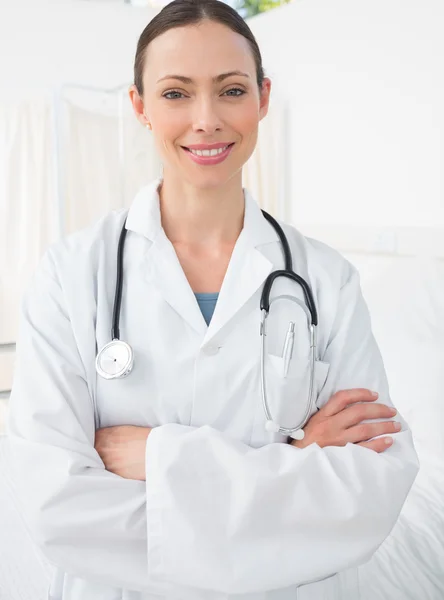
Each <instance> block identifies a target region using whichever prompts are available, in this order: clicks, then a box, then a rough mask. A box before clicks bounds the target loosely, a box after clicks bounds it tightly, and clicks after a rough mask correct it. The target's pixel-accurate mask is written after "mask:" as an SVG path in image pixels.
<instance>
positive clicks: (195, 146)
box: [182, 142, 232, 150]
mask: <svg viewBox="0 0 444 600" xmlns="http://www.w3.org/2000/svg"><path fill="white" fill-rule="evenodd" d="M230 144H232V142H217V143H215V144H191V145H188V146H182V148H189V149H190V150H219V148H225V146H229V145H230Z"/></svg>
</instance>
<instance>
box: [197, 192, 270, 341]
mask: <svg viewBox="0 0 444 600" xmlns="http://www.w3.org/2000/svg"><path fill="white" fill-rule="evenodd" d="M244 196H245V216H244V227H243V230H242V232H241V234H240V236H239V238H238V240H237V243H236V245H235V247H234V250H233V254H232V256H231V260H230V263H229V265H228V269H227V272H226V274H225V278H224V281H223V283H222V287H221V290H220V293H219V298H218V301H217V303H216V307H215V311H214V314H213V317H212V319H211V321H210V325H209V327H208V330H207V333H206V336H205V338H204V340H203V344H206V343H207V342H209V341H210V340H211V339H212V338H213V337H214V336H216V335H217V334H218V333H219V331H220V330H221V329H222V328H223V327H224V326H225V325H226V324H227V323H228V322H229V321H230V320H231V319H232V318H233V317H234V316H235V315H236V314H237V313H238V312H239V311H240V310H241V308H242V307H243V306H244V305H245V304H246V303H247V302H248V300H249V299H250V298H251V297H252V296H253V294H255V293H256V292H257V290H258V289H259V288H261V287H262V285H263V284H264V282H265V279H266V278H267V276H268V275H269V274H270V272H271V271H272V269H273V263H272V262H271V261H270V260H269V259H268V258H267V257H266V256H265V255H264V254H263V253H262V252H261V248H262V247H263V246H265V245H266V244H270V243H274V242H276V241H277V240H278V239H279V237H278V235H277V234H276V232H275V230H274V228H273V227H272V226H271V225H270V224H269V223H268V222H267V221H266V220H265V218H264V216H263V215H262V212H261V209H260V208H259V206H258V205H257V203H256V202H255V200H254V199H253V198H252V197H251V195H250V194H249V192H248V191H247V190H244ZM257 310H258V311H259V302H258V305H257Z"/></svg>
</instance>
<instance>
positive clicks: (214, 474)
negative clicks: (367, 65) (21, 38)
mask: <svg viewBox="0 0 444 600" xmlns="http://www.w3.org/2000/svg"><path fill="white" fill-rule="evenodd" d="M134 75H135V77H134V79H135V81H134V85H132V86H131V88H130V90H129V95H130V99H131V102H132V106H133V109H134V113H135V115H136V118H137V119H138V120H139V122H140V123H141V124H142V125H144V126H147V127H148V128H149V129H150V130H151V132H152V133H150V134H148V135H153V136H154V140H155V143H156V145H157V148H158V151H159V153H160V155H161V157H162V160H163V163H164V174H163V177H162V178H159V179H158V180H155V181H153V182H152V183H151V184H150V185H148V186H146V187H144V188H142V189H141V190H140V191H139V193H138V194H137V195H136V197H135V198H134V201H133V203H132V204H131V207H130V209H129V211H127V210H125V209H122V210H121V211H115V212H112V213H110V214H108V215H106V216H104V217H103V218H102V219H101V220H100V221H99V222H98V223H97V224H96V225H94V226H93V227H89V228H88V229H85V230H83V231H80V232H77V233H76V234H74V235H72V236H70V237H69V238H67V239H65V240H63V241H62V242H60V243H58V244H56V245H55V246H53V247H51V248H50V249H49V250H48V252H47V253H46V255H45V256H44V258H43V260H42V262H41V265H40V267H39V270H38V272H37V273H36V276H35V277H34V279H33V282H32V285H31V286H30V288H29V289H28V290H27V293H26V294H25V297H24V301H23V304H22V312H21V328H20V331H21V333H20V338H19V340H18V343H17V358H16V369H15V379H14V383H13V389H12V394H11V408H10V418H9V432H10V437H11V446H12V448H11V457H12V458H11V460H12V463H13V465H12V469H13V471H14V473H15V489H16V490H17V493H18V495H19V496H20V505H21V506H22V507H23V516H24V519H25V521H26V523H27V526H28V530H29V531H30V532H31V535H32V536H33V539H34V540H35V541H36V542H37V543H38V545H39V546H40V548H41V549H42V551H43V553H44V554H45V556H46V557H47V558H48V559H49V561H50V562H51V563H53V564H54V565H55V566H56V567H57V572H56V575H55V578H54V580H53V584H52V586H51V590H50V595H49V597H50V598H51V600H77V599H80V598H81V599H82V600H111V598H113V599H114V598H122V599H129V598H131V599H132V600H152V599H154V598H159V599H160V598H162V599H163V600H173V599H177V598H180V599H181V600H196V599H197V598H199V599H200V600H214V599H215V598H226V599H228V598H233V599H234V598H241V597H246V596H248V599H249V600H264V599H265V598H267V600H294V599H295V598H298V600H318V599H320V598H322V599H323V600H338V599H339V598H341V600H342V599H344V600H345V599H346V595H345V594H346V591H347V590H344V589H342V588H341V583H340V581H341V579H340V578H339V577H338V576H337V574H338V573H339V572H341V571H343V570H345V569H349V568H350V567H353V566H356V565H358V564H360V563H363V562H365V561H366V560H368V558H369V557H370V556H371V555H372V553H373V552H374V551H375V550H376V549H377V548H378V547H379V545H380V544H381V543H382V541H383V540H384V539H385V537H387V535H388V534H389V532H390V530H391V529H392V527H393V525H394V523H395V521H396V519H397V516H398V514H399V512H400V510H401V507H402V505H403V503H404V500H405V497H406V495H407V493H408V491H409V488H410V486H411V484H412V482H413V480H414V478H415V475H416V472H417V460H416V455H415V451H414V448H413V444H412V439H411V433H410V431H409V429H408V426H407V424H406V423H405V422H404V421H403V420H402V418H401V417H400V416H398V419H400V421H401V426H398V427H396V426H395V424H394V423H393V421H392V418H391V417H393V415H394V411H393V410H390V407H391V400H390V396H389V392H388V384H387V380H386V376H385V371H384V367H383V364H382V361H381V356H380V353H379V351H378V348H377V346H376V343H375V340H374V337H373V336H372V333H371V326H370V320H369V315H368V311H367V308H366V305H365V303H364V301H363V298H362V294H361V290H360V286H359V277H358V275H357V272H356V270H355V269H354V268H353V267H352V265H351V264H350V263H348V262H347V261H346V260H345V259H344V258H343V257H341V256H340V255H339V254H338V253H337V252H335V251H334V250H333V249H331V248H329V247H328V246H325V245H324V244H321V243H320V242H317V241H316V240H312V239H309V238H305V237H304V236H303V235H302V234H301V233H300V232H298V231H297V230H296V229H295V228H293V227H291V226H290V225H288V224H285V223H282V224H279V223H278V222H276V221H274V220H273V218H272V217H271V216H270V215H269V214H267V213H264V212H263V211H261V209H260V207H259V206H258V204H257V202H256V201H255V200H254V199H253V198H252V196H251V194H250V193H249V192H248V190H246V189H244V188H243V187H242V169H243V167H244V165H245V163H246V161H247V160H248V158H249V157H250V156H251V154H252V152H253V150H254V148H255V145H256V140H257V135H258V127H259V123H260V121H261V119H263V118H264V117H265V116H266V115H267V112H268V106H269V99H270V89H271V82H270V80H269V79H268V78H266V77H265V76H264V73H263V69H262V62H261V55H260V52H259V49H258V47H257V44H256V41H255V40H254V37H253V36H252V34H251V31H250V30H249V28H248V26H247V25H246V23H245V22H244V21H243V19H242V18H241V17H240V16H239V15H238V14H237V13H236V11H235V10H234V9H232V8H230V7H229V6H228V5H227V4H224V3H223V2H219V1H218V0H175V1H174V2H172V3H171V4H169V5H167V6H166V7H165V8H164V9H163V10H162V11H161V12H160V13H159V14H158V15H156V17H155V18H154V19H153V20H152V21H151V22H150V23H149V25H148V26H147V27H146V28H145V30H144V31H143V33H142V35H141V36H140V40H139V43H138V47H137V53H136V60H135V70H134ZM125 240H126V241H125ZM284 269H285V270H284ZM278 278H279V280H278V281H276V285H274V282H275V280H277V279H278ZM271 305H272V306H273V308H272V309H271V308H270V306H271ZM266 318H267V324H266V322H265V319H266ZM120 332H121V333H122V337H120ZM265 338H266V342H265ZM126 340H128V341H127V342H126ZM133 351H134V352H133ZM98 375H99V376H98ZM370 390H375V391H376V392H378V393H379V396H378V393H376V394H371V393H370ZM267 393H268V396H267ZM377 398H378V402H376V399H377ZM274 419H276V420H274ZM290 436H291V437H290ZM387 437H390V438H391V439H392V442H391V443H390V444H386V443H385V440H386V439H387ZM296 442H297V443H296ZM347 588H348V591H349V592H350V596H349V597H350V599H352V600H356V598H359V597H360V594H359V590H358V586H357V580H356V577H354V578H353V577H351V581H350V584H349V585H347ZM347 600H348V597H347Z"/></svg>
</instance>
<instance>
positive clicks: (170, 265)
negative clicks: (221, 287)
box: [145, 230, 207, 336]
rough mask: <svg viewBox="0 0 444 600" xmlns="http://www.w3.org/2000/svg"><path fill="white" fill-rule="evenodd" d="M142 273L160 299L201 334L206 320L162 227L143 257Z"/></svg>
mask: <svg viewBox="0 0 444 600" xmlns="http://www.w3.org/2000/svg"><path fill="white" fill-rule="evenodd" d="M145 273H146V277H147V279H148V280H149V281H150V283H151V284H152V285H153V286H154V287H155V288H157V290H158V291H159V292H160V293H161V294H162V296H163V298H164V300H165V301H166V302H168V304H169V305H170V306H171V307H172V308H173V309H174V310H175V311H176V312H177V313H178V314H179V315H180V316H181V317H182V318H183V319H184V320H185V321H187V323H188V324H189V325H190V326H191V327H192V328H193V329H194V330H195V331H197V333H199V334H201V336H204V335H205V332H206V330H207V324H206V323H205V319H204V318H203V315H202V312H201V310H200V308H199V305H198V303H197V300H196V297H195V295H194V292H193V290H192V289H191V287H190V284H189V283H188V280H187V278H186V276H185V273H184V271H183V269H182V266H181V264H180V262H179V259H178V258H177V254H176V251H175V250H174V246H173V245H172V244H171V242H170V241H169V239H168V238H167V237H166V235H165V233H164V232H163V230H162V231H161V232H160V233H159V235H158V236H157V237H156V240H155V242H154V243H153V245H152V246H151V249H150V250H149V252H148V254H147V257H146V269H145Z"/></svg>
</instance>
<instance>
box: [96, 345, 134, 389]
mask: <svg viewBox="0 0 444 600" xmlns="http://www.w3.org/2000/svg"><path fill="white" fill-rule="evenodd" d="M133 364H134V355H133V351H132V349H131V346H130V345H129V344H127V343H126V342H122V341H121V340H117V339H116V340H113V341H112V342H109V344H106V346H104V347H103V348H102V349H101V350H100V352H99V353H98V354H97V357H96V369H97V373H98V374H99V375H101V376H102V377H103V378H104V379H120V378H121V377H126V376H127V375H129V374H130V373H131V370H132V368H133Z"/></svg>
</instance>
